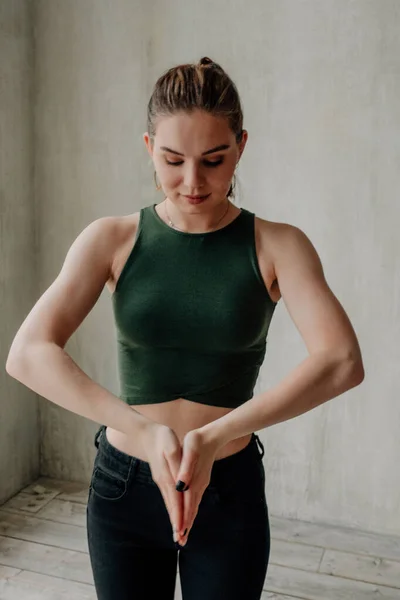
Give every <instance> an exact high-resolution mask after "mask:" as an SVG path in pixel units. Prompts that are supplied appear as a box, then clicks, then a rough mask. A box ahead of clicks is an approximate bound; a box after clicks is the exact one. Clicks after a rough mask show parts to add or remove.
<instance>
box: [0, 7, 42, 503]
mask: <svg viewBox="0 0 400 600" xmlns="http://www.w3.org/2000/svg"><path fill="white" fill-rule="evenodd" d="M32 70H33V39H32V12H31V3H30V2H28V0H2V1H1V2H0V364H1V365H3V368H1V369H0V503H1V502H3V501H5V500H6V499H8V498H9V497H10V496H12V495H13V494H14V493H16V492H18V491H19V490H20V489H21V487H23V486H25V485H28V484H29V483H30V482H31V481H32V479H34V478H35V477H36V476H37V475H38V472H39V438H38V403H37V397H36V394H33V393H32V392H31V391H30V390H28V389H27V388H25V387H24V386H22V385H21V384H20V383H18V382H16V381H15V380H14V379H11V377H9V376H8V375H7V373H6V371H5V369H4V365H5V362H6V358H7V354H8V349H9V347H10V345H11V341H12V338H13V336H14V334H15V331H16V330H17V329H18V327H19V325H20V323H21V321H22V320H23V319H24V318H25V315H26V314H27V313H28V312H29V310H30V308H31V306H32V304H33V303H34V301H35V299H36V295H35V294H36V290H37V286H36V277H35V240H34V224H35V218H34V193H33V177H32V173H33V135H32V124H33V118H32V106H33V94H34V88H33V78H32Z"/></svg>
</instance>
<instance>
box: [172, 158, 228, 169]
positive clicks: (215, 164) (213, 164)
mask: <svg viewBox="0 0 400 600" xmlns="http://www.w3.org/2000/svg"><path fill="white" fill-rule="evenodd" d="M166 163H167V165H173V166H175V167H178V166H179V165H181V164H183V160H181V161H179V162H170V161H169V160H167V161H166ZM222 163H223V159H222V158H221V159H219V160H216V161H211V160H205V161H204V164H205V165H206V166H207V167H218V165H220V164H222Z"/></svg>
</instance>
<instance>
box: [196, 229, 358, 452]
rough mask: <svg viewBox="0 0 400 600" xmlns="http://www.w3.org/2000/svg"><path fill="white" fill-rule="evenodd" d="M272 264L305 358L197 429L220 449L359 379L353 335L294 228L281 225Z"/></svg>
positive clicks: (305, 241)
mask: <svg viewBox="0 0 400 600" xmlns="http://www.w3.org/2000/svg"><path fill="white" fill-rule="evenodd" d="M273 259H274V266H275V273H276V276H277V280H278V284H279V289H280V292H281V295H282V298H283V300H284V302H285V305H286V307H287V309H288V312H289V314H290V316H291V318H292V319H293V322H294V323H295V325H296V327H297V329H298V331H299V333H300V334H301V336H302V338H303V340H304V342H305V344H306V347H307V350H308V352H309V356H308V357H307V358H306V359H305V360H304V361H302V362H301V363H300V364H299V365H298V366H297V367H296V368H295V369H294V370H293V371H291V372H290V373H289V375H288V376H287V377H285V378H284V379H283V381H281V382H280V383H279V384H278V385H276V386H275V387H273V388H272V389H269V390H267V391H266V392H263V393H261V394H258V395H257V396H254V397H253V398H251V399H250V400H249V401H247V402H245V403H244V404H242V405H241V406H239V407H238V408H236V409H234V410H233V411H231V412H230V413H228V414H227V415H225V416H224V417H222V418H220V419H217V420H216V421H213V422H211V423H209V424H207V425H206V426H204V427H202V428H201V429H200V431H201V432H202V433H203V434H204V435H205V436H206V437H209V438H210V440H214V441H216V443H217V444H218V445H219V446H221V447H222V446H224V445H225V444H226V443H227V442H228V441H230V440H233V439H236V438H239V437H242V436H244V435H247V434H249V433H251V432H253V431H258V430H260V429H263V428H264V427H269V426H270V425H274V424H275V423H280V422H282V421H286V420H288V419H291V418H293V417H297V416H298V415H301V414H303V413H305V412H307V411H309V410H311V409H312V408H315V407H316V406H319V405H320V404H322V403H324V402H326V401H327V400H330V399H331V398H334V397H335V396H338V395H340V394H342V393H343V392H345V391H346V390H349V389H350V388H353V387H355V386H357V385H359V384H360V383H361V382H362V381H363V379H364V368H363V363H362V358H361V351H360V347H359V344H358V341H357V338H356V335H355V332H354V330H353V327H352V325H351V323H350V321H349V319H348V317H347V315H346V313H345V311H344V310H343V308H342V306H341V304H340V303H339V301H338V300H337V298H336V297H335V295H334V294H333V292H332V291H331V289H330V288H329V286H328V284H327V282H326V280H325V276H324V272H323V268H322V264H321V261H320V259H319V256H318V254H317V252H316V250H315V248H314V246H313V245H312V243H311V242H310V240H309V239H308V237H307V236H306V235H305V234H304V233H303V232H302V231H301V230H300V229H298V228H297V227H293V226H291V225H287V224H280V225H279V230H278V235H277V241H276V242H274V256H273Z"/></svg>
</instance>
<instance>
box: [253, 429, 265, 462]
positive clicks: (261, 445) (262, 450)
mask: <svg viewBox="0 0 400 600" xmlns="http://www.w3.org/2000/svg"><path fill="white" fill-rule="evenodd" d="M254 435H255V438H256V442H257V444H258V445H259V446H260V448H261V458H263V457H264V454H265V450H264V444H263V443H262V441H261V440H260V438H259V437H258V435H257V434H256V433H255V434H254Z"/></svg>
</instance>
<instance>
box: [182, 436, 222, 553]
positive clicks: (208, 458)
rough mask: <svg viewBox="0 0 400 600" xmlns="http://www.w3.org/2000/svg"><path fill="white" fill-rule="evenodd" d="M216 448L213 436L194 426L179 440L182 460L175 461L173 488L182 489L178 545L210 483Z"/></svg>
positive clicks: (184, 536)
mask: <svg viewBox="0 0 400 600" xmlns="http://www.w3.org/2000/svg"><path fill="white" fill-rule="evenodd" d="M219 447H220V445H219V444H218V442H217V441H216V440H215V439H210V438H207V437H206V436H205V435H204V434H203V433H202V432H201V431H200V430H198V429H194V430H192V431H189V432H188V433H187V434H186V435H185V437H184V439H183V444H182V460H181V461H179V462H180V466H179V468H178V473H177V474H178V477H177V478H176V480H175V481H176V484H177V486H176V487H177V489H179V490H180V492H184V493H181V497H182V498H183V511H182V512H183V515H182V521H181V529H179V530H178V532H179V535H180V538H179V539H178V541H179V543H180V545H181V546H184V545H185V544H186V542H187V538H188V535H189V532H190V530H191V528H192V526H193V522H194V520H195V518H196V515H197V513H198V509H199V505H200V502H201V499H202V497H203V493H204V491H205V489H206V488H207V486H208V485H209V483H210V479H211V470H212V466H213V464H214V461H215V457H216V455H217V451H218V449H219ZM184 484H185V485H184ZM177 493H179V492H177ZM184 534H185V535H184Z"/></svg>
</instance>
